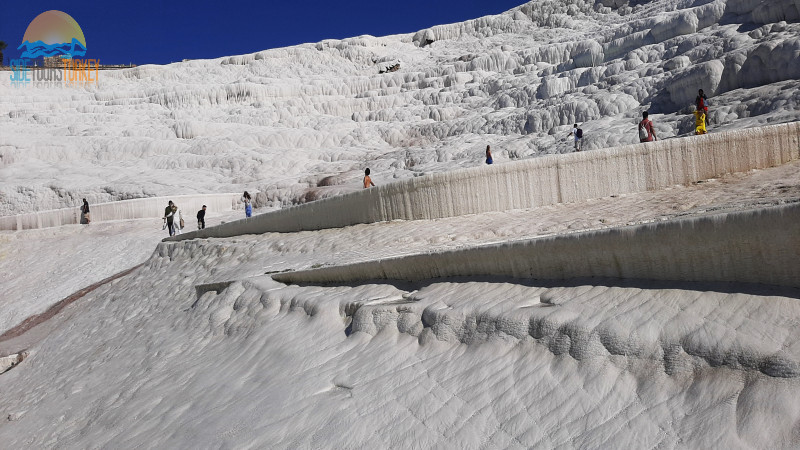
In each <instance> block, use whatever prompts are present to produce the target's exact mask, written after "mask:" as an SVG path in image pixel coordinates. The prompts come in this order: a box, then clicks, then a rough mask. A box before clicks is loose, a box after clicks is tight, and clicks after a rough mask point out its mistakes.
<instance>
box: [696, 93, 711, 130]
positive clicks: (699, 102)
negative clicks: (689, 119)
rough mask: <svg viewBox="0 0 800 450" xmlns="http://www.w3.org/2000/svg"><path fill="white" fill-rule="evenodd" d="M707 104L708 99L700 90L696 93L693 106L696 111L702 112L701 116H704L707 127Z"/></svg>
mask: <svg viewBox="0 0 800 450" xmlns="http://www.w3.org/2000/svg"><path fill="white" fill-rule="evenodd" d="M707 103H708V97H706V94H705V93H704V92H703V90H702V89H700V90H699V91H698V92H697V98H696V99H694V105H695V106H696V107H697V110H698V111H703V114H704V115H705V116H706V125H708V104H707Z"/></svg>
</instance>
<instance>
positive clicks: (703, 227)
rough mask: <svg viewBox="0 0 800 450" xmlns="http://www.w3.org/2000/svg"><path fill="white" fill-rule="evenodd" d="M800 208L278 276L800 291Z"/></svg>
mask: <svg viewBox="0 0 800 450" xmlns="http://www.w3.org/2000/svg"><path fill="white" fill-rule="evenodd" d="M798 223H800V204H791V205H784V206H777V207H771V208H762V209H756V210H751V211H743V212H735V213H727V214H719V215H710V216H703V217H696V218H691V219H682V220H673V221H668V222H661V223H651V224H645V225H639V226H632V227H622V228H613V229H605V230H598V231H589V232H582V233H574V234H567V235H557V236H551V237H545V238H539V239H533V240H524V241H515V242H506V243H502V244H495V245H488V246H481V247H474V248H468V249H460V250H450V251H442V252H435V253H428V254H418V255H413V256H405V257H398V258H389V259H384V260H379V261H368V262H362V263H357V264H352V265H344V266H333V267H325V268H321V269H314V270H306V271H297V272H287V273H281V274H276V275H273V279H275V280H277V281H280V282H283V283H349V282H354V281H366V280H381V279H396V280H408V281H421V280H428V279H432V278H442V277H461V276H470V277H472V276H501V277H513V278H530V279H549V280H563V279H571V278H580V277H603V278H623V279H641V280H665V281H689V282H740V283H763V284H770V285H781V286H791V287H800V227H798V226H797V224H798Z"/></svg>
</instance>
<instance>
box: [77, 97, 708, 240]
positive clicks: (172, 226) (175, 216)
mask: <svg viewBox="0 0 800 450" xmlns="http://www.w3.org/2000/svg"><path fill="white" fill-rule="evenodd" d="M695 107H696V108H695V112H694V115H695V134H706V132H707V131H706V125H708V98H707V97H706V96H705V94H704V93H703V90H702V89H700V91H699V92H698V95H697V98H696V99H695ZM648 116H649V113H648V112H647V111H645V112H643V113H642V120H641V121H640V122H639V126H638V129H639V142H653V141H657V140H658V136H657V135H656V129H655V127H654V126H653V121H652V120H650V119H649V118H648ZM567 136H568V137H569V136H572V137H573V139H574V143H575V151H578V152H579V151H581V150H583V130H582V129H580V127H578V124H577V123H576V124H574V125H573V126H572V131H571V132H570V133H569V134H568V135H567ZM493 162H494V160H493V159H492V149H491V147H490V146H488V145H487V146H486V164H492V163H493ZM369 174H370V171H369V168H367V169H366V170H364V179H363V184H364V189H366V188H369V187H373V186H375V183H373V182H372V178H370V176H369ZM241 200H242V202H243V203H244V211H245V217H252V215H253V205H252V196H251V195H250V193H248V192H247V191H244V194H242V198H241ZM205 217H206V205H203V208H202V209H201V210H200V211H197V229H198V230H202V229H204V228H205V227H206V221H205ZM163 219H164V228H169V235H170V236H174V235H176V234H180V233H181V229H182V228H184V221H183V214H182V213H181V210H180V209H178V206H177V205H175V204H174V203H173V202H172V200H170V202H169V204H168V205H167V207H166V209H164V217H163ZM89 221H90V219H89V203H88V202H87V201H86V199H83V205H82V206H81V223H85V224H88V223H89Z"/></svg>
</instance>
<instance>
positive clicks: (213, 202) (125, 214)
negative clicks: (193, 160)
mask: <svg viewBox="0 0 800 450" xmlns="http://www.w3.org/2000/svg"><path fill="white" fill-rule="evenodd" d="M241 196H242V194H241V193H237V194H202V195H176V196H174V197H147V198H138V199H132V200H121V201H118V202H108V203H97V204H94V205H89V211H90V214H91V220H92V222H101V221H107V220H132V219H146V218H160V217H162V216H163V215H164V208H165V207H166V206H167V203H168V202H169V201H170V200H172V201H173V202H174V203H175V204H176V205H178V207H179V208H181V209H182V211H183V215H184V218H185V220H187V221H188V220H190V219H191V220H194V217H195V212H196V211H197V210H199V209H200V208H201V207H202V206H203V205H206V206H207V207H208V208H209V209H210V210H212V211H215V212H226V211H232V210H234V209H237V207H239V206H241V205H240V203H241V202H240V201H239V198H240V197H241ZM78 223H80V209H79V208H65V209H57V210H52V211H39V212H34V213H28V214H17V215H15V216H0V230H30V229H33V228H48V227H60V226H62V225H74V224H78Z"/></svg>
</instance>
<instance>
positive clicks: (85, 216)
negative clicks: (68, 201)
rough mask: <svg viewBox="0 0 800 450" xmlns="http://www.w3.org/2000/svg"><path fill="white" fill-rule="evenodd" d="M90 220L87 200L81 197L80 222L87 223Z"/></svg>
mask: <svg viewBox="0 0 800 450" xmlns="http://www.w3.org/2000/svg"><path fill="white" fill-rule="evenodd" d="M91 221H92V220H91V217H89V202H87V201H86V199H83V205H81V224H82V225H89V222H91Z"/></svg>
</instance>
